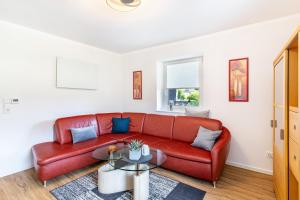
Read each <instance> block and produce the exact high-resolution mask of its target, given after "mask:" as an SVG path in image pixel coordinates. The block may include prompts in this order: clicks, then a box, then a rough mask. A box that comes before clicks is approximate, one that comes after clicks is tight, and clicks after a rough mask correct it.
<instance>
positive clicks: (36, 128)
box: [27, 120, 54, 163]
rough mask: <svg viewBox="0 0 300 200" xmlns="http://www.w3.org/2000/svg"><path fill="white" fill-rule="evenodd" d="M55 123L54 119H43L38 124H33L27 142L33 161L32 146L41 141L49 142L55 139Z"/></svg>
mask: <svg viewBox="0 0 300 200" xmlns="http://www.w3.org/2000/svg"><path fill="white" fill-rule="evenodd" d="M53 125H54V120H47V121H41V122H38V123H36V124H33V126H32V127H31V128H30V130H29V136H28V140H27V144H28V145H29V152H28V153H29V154H30V160H31V163H33V162H32V159H33V157H32V153H31V147H32V146H33V145H35V144H38V143H41V142H49V141H53V140H54V138H53Z"/></svg>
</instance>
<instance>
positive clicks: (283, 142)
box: [272, 51, 288, 200]
mask: <svg viewBox="0 0 300 200" xmlns="http://www.w3.org/2000/svg"><path fill="white" fill-rule="evenodd" d="M287 80H288V52H287V51H285V52H284V53H283V54H282V55H281V56H280V57H279V59H278V60H277V61H276V62H275V63H274V102H273V123H272V124H273V154H274V156H273V159H274V161H273V181H274V188H275V192H276V197H277V199H280V200H287V199H288V95H287V93H288V90H287V89H288V82H287Z"/></svg>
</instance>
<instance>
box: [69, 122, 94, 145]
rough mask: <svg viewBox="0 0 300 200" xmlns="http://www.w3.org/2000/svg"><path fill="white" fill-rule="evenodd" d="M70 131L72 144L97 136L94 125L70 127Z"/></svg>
mask: <svg viewBox="0 0 300 200" xmlns="http://www.w3.org/2000/svg"><path fill="white" fill-rule="evenodd" d="M71 133H72V138H73V144H75V143H78V142H83V141H87V140H90V139H94V138H97V133H96V129H95V127H94V126H88V127H83V128H71Z"/></svg>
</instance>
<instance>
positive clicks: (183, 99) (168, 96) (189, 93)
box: [157, 57, 202, 111]
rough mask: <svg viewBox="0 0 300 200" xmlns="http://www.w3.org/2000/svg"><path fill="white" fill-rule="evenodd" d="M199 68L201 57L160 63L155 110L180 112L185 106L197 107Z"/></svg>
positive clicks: (199, 92)
mask: <svg viewBox="0 0 300 200" xmlns="http://www.w3.org/2000/svg"><path fill="white" fill-rule="evenodd" d="M201 66H202V58H201V57H197V58H189V59H182V60H174V61H168V62H163V63H160V65H159V66H158V71H157V72H158V74H157V75H158V79H157V81H158V82H157V86H158V87H157V109H158V110H162V111H168V110H169V111H181V110H183V109H184V107H186V106H199V105H200V104H201V98H200V97H201V90H200V88H201V87H200V83H201V81H200V80H201Z"/></svg>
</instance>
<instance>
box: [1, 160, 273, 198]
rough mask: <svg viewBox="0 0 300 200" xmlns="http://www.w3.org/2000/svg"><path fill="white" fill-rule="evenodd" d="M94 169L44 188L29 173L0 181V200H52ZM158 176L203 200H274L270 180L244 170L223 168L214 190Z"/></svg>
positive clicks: (188, 180) (199, 183)
mask: <svg viewBox="0 0 300 200" xmlns="http://www.w3.org/2000/svg"><path fill="white" fill-rule="evenodd" d="M98 167H99V164H98V165H92V166H90V167H87V168H84V169H81V170H77V171H75V172H72V173H69V174H67V175H64V176H60V177H58V178H55V179H53V180H51V181H48V186H47V188H44V187H43V186H42V183H41V182H39V181H37V179H36V177H35V173H34V170H33V169H29V170H26V171H23V172H19V173H16V174H13V175H10V176H6V177H3V178H1V179H0V200H53V199H55V198H53V196H52V195H51V194H50V193H49V191H50V190H52V189H54V188H56V187H59V186H61V185H64V184H66V183H68V182H70V181H72V180H74V179H76V178H79V177H81V176H83V175H85V174H88V173H90V172H93V171H95V170H97V168H98ZM153 171H155V172H156V173H158V174H161V175H164V176H167V177H170V178H172V179H175V180H177V181H180V182H182V183H185V184H188V185H191V186H193V187H196V188H199V189H202V190H204V191H206V192H207V194H206V196H205V200H211V199H222V200H223V199H224V200H228V199H235V200H252V199H263V200H269V199H270V200H274V199H275V194H274V191H273V185H272V176H269V175H265V174H260V173H256V172H252V171H248V170H245V169H240V168H236V167H232V166H226V167H225V170H224V173H223V176H222V178H221V180H220V181H218V183H217V188H216V189H214V188H213V187H212V185H211V183H209V182H206V181H201V180H198V179H195V178H191V177H188V176H185V175H182V174H178V173H175V172H171V171H168V170H164V169H160V168H158V169H155V170H153Z"/></svg>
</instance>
